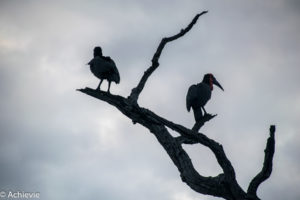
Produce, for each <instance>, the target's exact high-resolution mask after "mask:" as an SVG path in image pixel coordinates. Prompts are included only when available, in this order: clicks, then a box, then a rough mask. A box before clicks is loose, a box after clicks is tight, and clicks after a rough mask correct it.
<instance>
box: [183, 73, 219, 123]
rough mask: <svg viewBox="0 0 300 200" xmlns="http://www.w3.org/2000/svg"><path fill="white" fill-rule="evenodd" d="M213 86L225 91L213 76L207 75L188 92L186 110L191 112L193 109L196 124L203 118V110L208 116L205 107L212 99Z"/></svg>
mask: <svg viewBox="0 0 300 200" xmlns="http://www.w3.org/2000/svg"><path fill="white" fill-rule="evenodd" d="M213 84H214V85H216V86H218V87H219V88H220V89H222V90H223V91H224V89H223V87H222V86H221V84H220V83H219V82H218V81H217V80H216V78H215V77H214V76H213V75H212V74H205V75H204V77H203V80H202V82H201V83H198V84H196V85H191V86H190V88H189V90H188V92H187V95H186V108H187V110H188V111H189V112H190V110H191V108H192V109H193V111H194V117H195V120H196V122H198V121H199V120H200V119H201V118H202V117H203V114H202V110H201V109H203V111H204V114H207V113H206V110H205V109H204V106H205V105H206V103H207V102H208V100H209V99H210V97H211V92H212V90H213Z"/></svg>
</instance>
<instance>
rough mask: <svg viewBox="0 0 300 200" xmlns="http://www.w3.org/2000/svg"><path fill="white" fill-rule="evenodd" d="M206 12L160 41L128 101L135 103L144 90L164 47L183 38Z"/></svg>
mask: <svg viewBox="0 0 300 200" xmlns="http://www.w3.org/2000/svg"><path fill="white" fill-rule="evenodd" d="M207 12H208V11H203V12H201V13H200V14H197V15H196V16H195V17H194V19H193V20H192V22H191V23H190V24H189V25H188V26H187V27H186V28H185V29H181V31H180V32H179V33H177V34H176V35H173V36H171V37H165V38H163V39H162V40H161V42H160V44H159V45H158V48H157V50H156V52H155V53H154V55H153V58H152V65H151V66H150V67H149V68H148V69H147V70H146V71H145V72H144V75H143V76H142V78H141V80H140V82H139V83H138V85H137V86H136V87H135V88H133V89H132V91H131V94H130V96H129V97H128V98H129V99H130V101H132V102H135V103H136V102H137V100H138V98H139V95H140V93H141V92H142V90H143V89H144V86H145V84H146V81H147V80H148V78H149V77H150V76H151V74H152V73H153V72H154V70H156V68H157V67H158V66H159V62H158V60H159V58H160V55H161V52H162V51H163V49H164V47H165V45H166V44H167V43H168V42H172V41H174V40H176V39H178V38H180V37H182V36H184V35H185V34H186V33H187V32H189V31H190V30H191V29H192V28H193V26H194V24H196V22H197V20H198V18H199V17H200V16H201V15H203V14H205V13H207Z"/></svg>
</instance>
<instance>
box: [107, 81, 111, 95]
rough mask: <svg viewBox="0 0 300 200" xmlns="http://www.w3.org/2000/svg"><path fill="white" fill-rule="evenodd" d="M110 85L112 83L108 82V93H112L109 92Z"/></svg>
mask: <svg viewBox="0 0 300 200" xmlns="http://www.w3.org/2000/svg"><path fill="white" fill-rule="evenodd" d="M110 84H111V82H110V81H108V90H107V92H108V93H110V91H109V89H110Z"/></svg>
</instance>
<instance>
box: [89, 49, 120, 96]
mask: <svg viewBox="0 0 300 200" xmlns="http://www.w3.org/2000/svg"><path fill="white" fill-rule="evenodd" d="M88 65H90V69H91V72H92V73H93V74H94V75H95V76H96V77H97V78H99V79H100V83H99V85H98V87H97V88H96V90H100V86H101V84H102V82H103V80H104V79H106V80H107V81H108V90H107V92H108V93H109V92H110V91H109V90H110V84H111V82H112V81H113V82H115V83H116V84H119V83H120V74H119V71H118V69H117V66H116V64H115V62H114V61H113V60H112V59H111V58H110V57H106V56H103V55H102V49H101V47H95V48H94V58H93V59H92V60H91V61H90V62H89V63H88Z"/></svg>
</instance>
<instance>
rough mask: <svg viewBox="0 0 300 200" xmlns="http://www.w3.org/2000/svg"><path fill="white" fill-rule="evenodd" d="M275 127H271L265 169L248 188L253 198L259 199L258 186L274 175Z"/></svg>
mask: <svg viewBox="0 0 300 200" xmlns="http://www.w3.org/2000/svg"><path fill="white" fill-rule="evenodd" d="M274 134H275V126H274V125H272V126H270V137H269V138H268V141H267V145H266V149H265V159H264V164H263V168H262V169H261V171H260V172H259V173H258V174H257V175H256V176H255V177H254V178H253V179H252V181H251V182H250V184H249V187H248V192H247V193H248V196H250V197H252V198H258V197H257V194H256V192H257V189H258V186H259V185H260V184H261V183H262V182H264V181H265V180H267V179H268V178H269V177H270V176H271V173H272V166H273V156H274V152H275V138H274Z"/></svg>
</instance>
